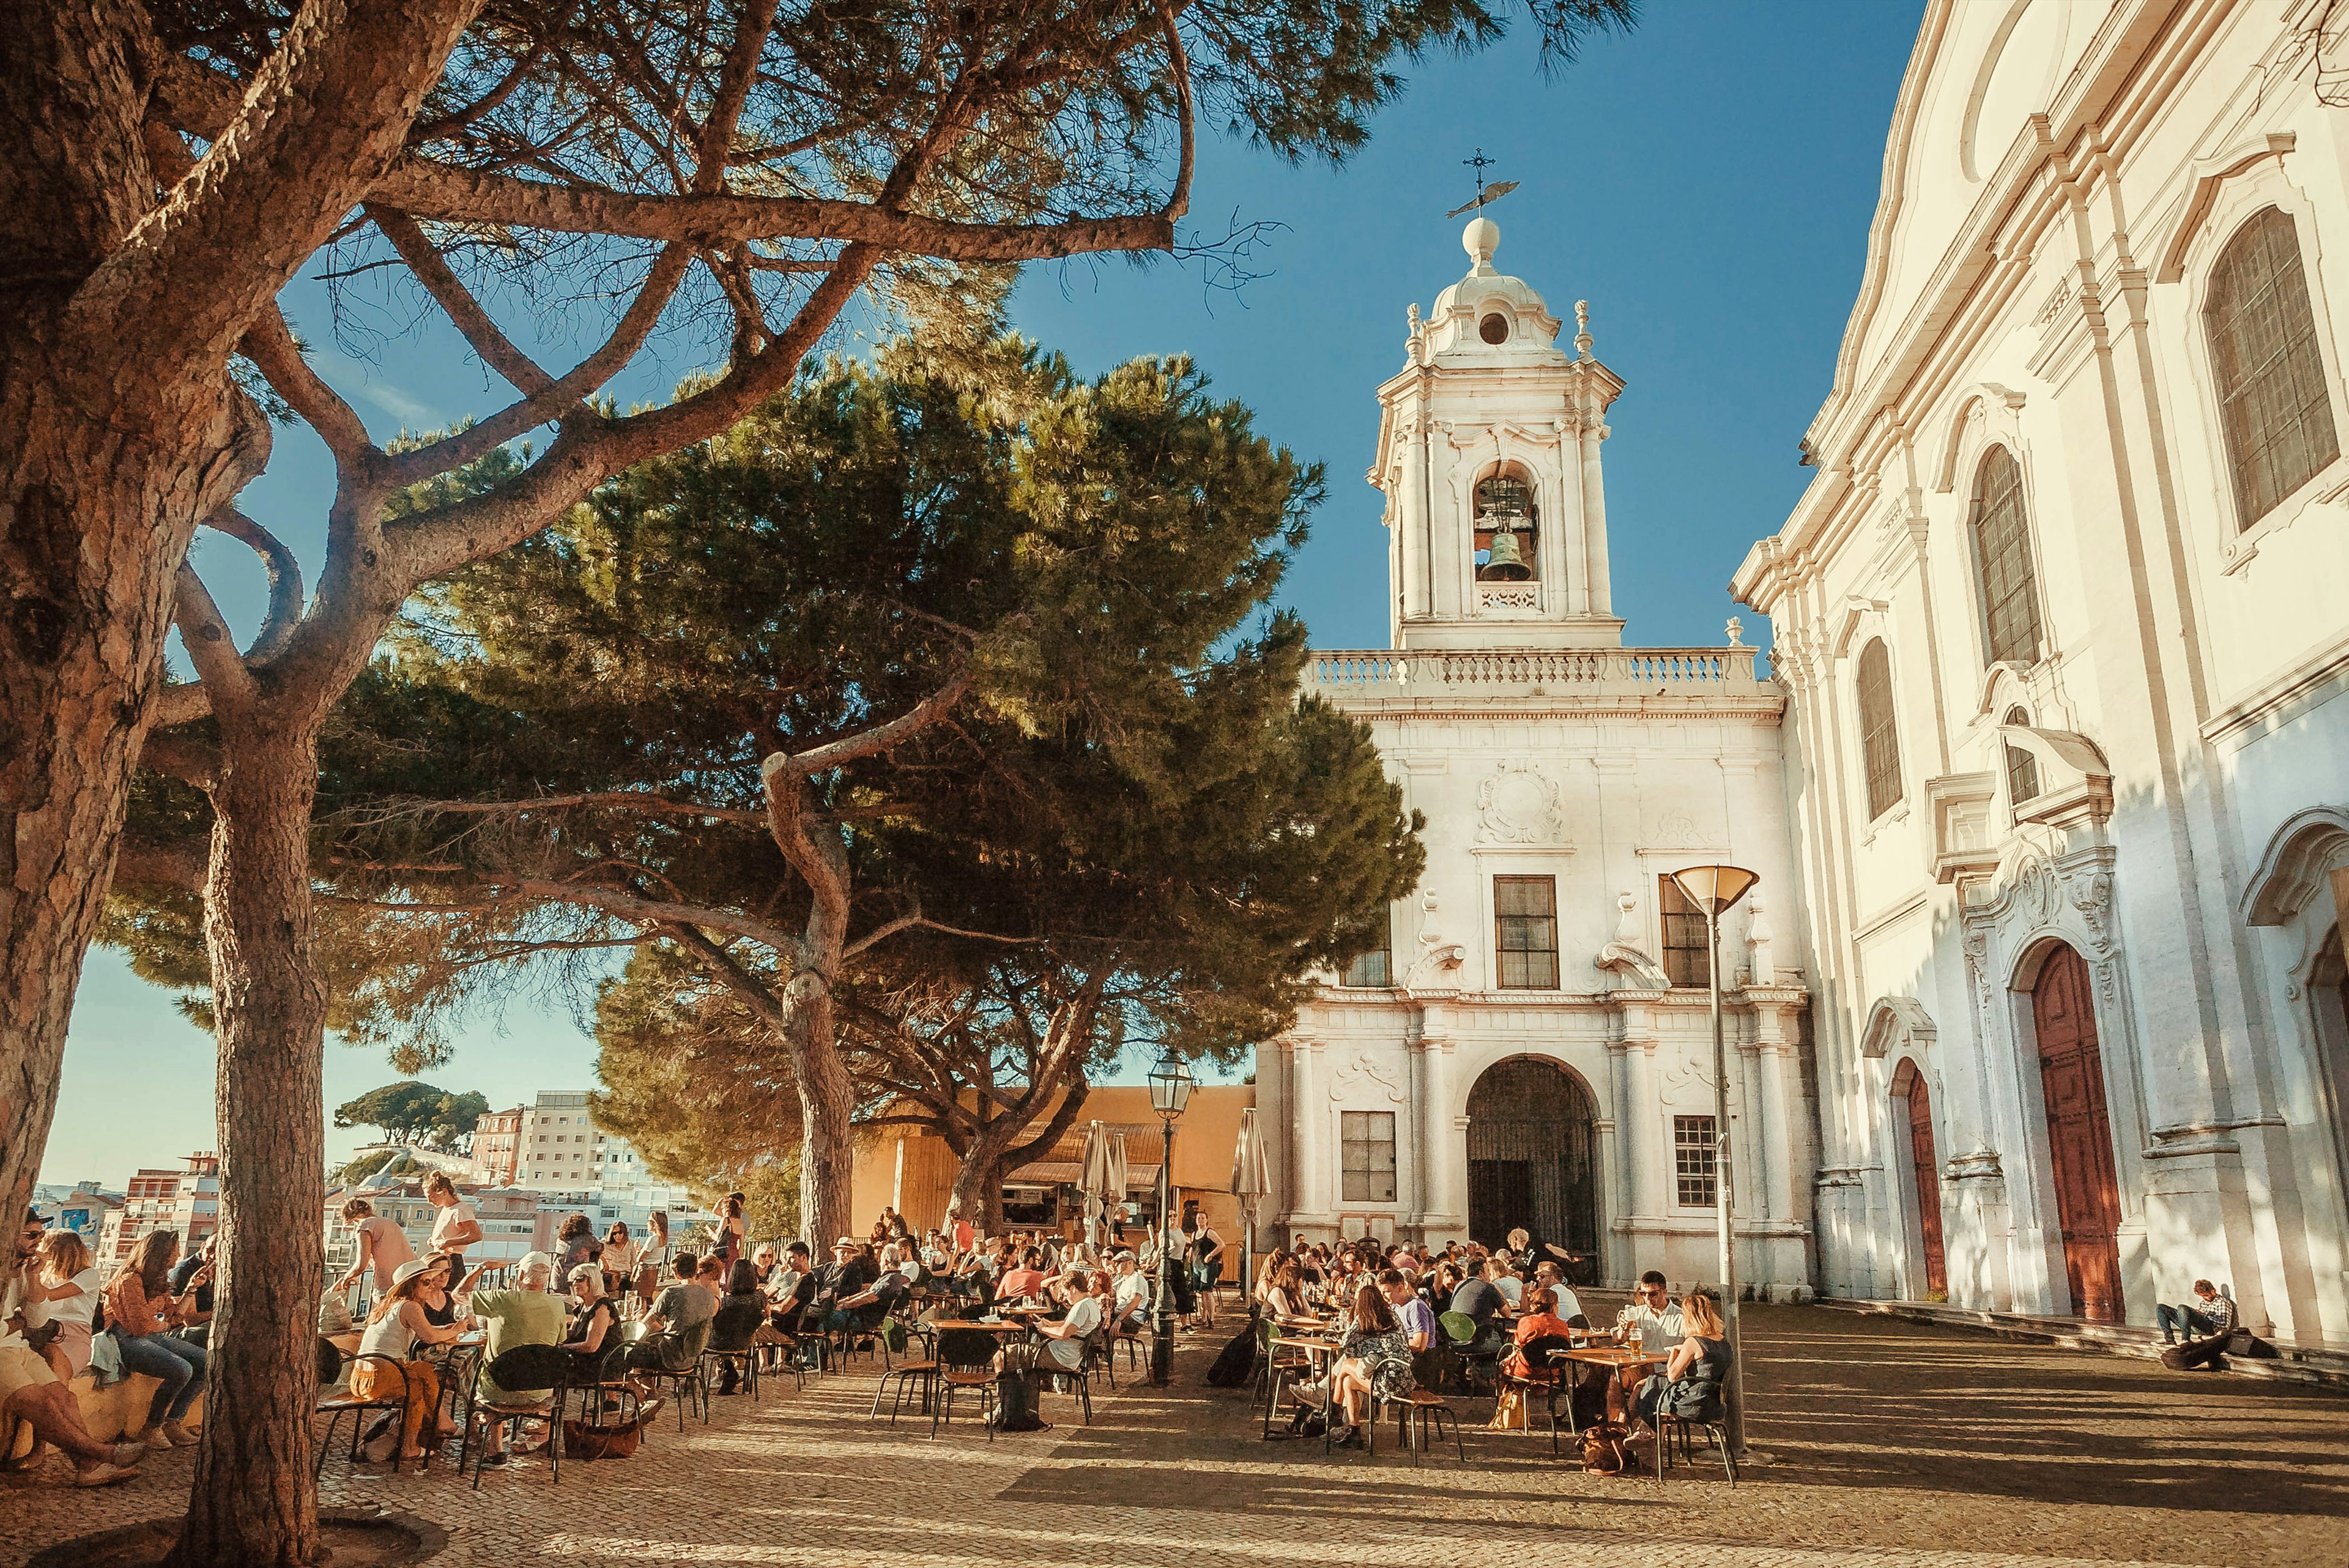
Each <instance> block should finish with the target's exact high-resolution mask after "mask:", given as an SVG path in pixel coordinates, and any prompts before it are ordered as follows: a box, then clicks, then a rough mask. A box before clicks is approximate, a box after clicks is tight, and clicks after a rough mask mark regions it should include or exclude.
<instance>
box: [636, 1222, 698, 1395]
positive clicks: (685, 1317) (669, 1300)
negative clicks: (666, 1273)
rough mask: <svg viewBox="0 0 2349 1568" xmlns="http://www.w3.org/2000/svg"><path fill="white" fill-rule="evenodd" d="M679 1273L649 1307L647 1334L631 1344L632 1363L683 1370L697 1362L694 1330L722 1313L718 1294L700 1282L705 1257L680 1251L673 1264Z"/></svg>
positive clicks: (656, 1369)
mask: <svg viewBox="0 0 2349 1568" xmlns="http://www.w3.org/2000/svg"><path fill="white" fill-rule="evenodd" d="M671 1269H672V1271H673V1272H674V1275H675V1277H674V1278H672V1279H671V1280H670V1281H669V1282H668V1283H667V1284H665V1285H663V1286H662V1287H661V1288H660V1292H659V1293H658V1294H657V1295H655V1296H654V1297H653V1302H652V1305H651V1306H649V1307H647V1308H646V1309H645V1315H644V1325H645V1331H644V1337H642V1338H641V1339H638V1340H637V1341H636V1343H635V1344H634V1345H629V1346H628V1365H629V1366H634V1367H637V1368H639V1369H641V1370H645V1371H651V1372H683V1371H686V1370H687V1369H688V1368H689V1367H691V1366H692V1365H693V1360H694V1357H695V1356H697V1355H700V1354H701V1352H700V1348H699V1347H698V1345H694V1344H693V1343H692V1340H693V1338H695V1337H698V1336H696V1335H695V1334H694V1331H695V1330H697V1329H700V1328H702V1327H703V1326H704V1325H705V1324H708V1323H709V1320H710V1319H711V1318H713V1317H716V1316H717V1315H718V1295H717V1293H716V1292H714V1291H709V1290H705V1289H704V1288H702V1286H701V1285H700V1284H699V1283H698V1282H697V1281H698V1276H699V1274H700V1272H701V1260H700V1259H699V1258H698V1257H696V1256H695V1255H694V1254H693V1253H691V1252H679V1253H678V1255H677V1262H675V1263H674V1264H672V1265H671Z"/></svg>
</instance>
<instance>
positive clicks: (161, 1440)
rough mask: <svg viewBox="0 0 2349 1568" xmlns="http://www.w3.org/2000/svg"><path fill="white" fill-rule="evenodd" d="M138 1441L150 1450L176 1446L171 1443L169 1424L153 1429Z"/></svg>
mask: <svg viewBox="0 0 2349 1568" xmlns="http://www.w3.org/2000/svg"><path fill="white" fill-rule="evenodd" d="M140 1442H142V1443H145V1444H146V1445H147V1446H148V1447H149V1448H150V1449H169V1448H175V1447H177V1446H178V1445H176V1444H174V1443H173V1442H172V1441H171V1423H170V1422H165V1423H164V1424H163V1425H162V1426H160V1427H157V1428H154V1429H153V1430H151V1431H150V1432H149V1433H148V1434H147V1435H146V1436H145V1437H144V1438H140Z"/></svg>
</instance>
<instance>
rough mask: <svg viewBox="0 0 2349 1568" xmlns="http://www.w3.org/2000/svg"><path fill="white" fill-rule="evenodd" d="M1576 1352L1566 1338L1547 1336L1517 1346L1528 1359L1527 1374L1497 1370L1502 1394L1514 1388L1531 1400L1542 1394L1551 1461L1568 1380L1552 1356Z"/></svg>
mask: <svg viewBox="0 0 2349 1568" xmlns="http://www.w3.org/2000/svg"><path fill="white" fill-rule="evenodd" d="M1573 1348H1574V1341H1572V1340H1571V1339H1568V1337H1567V1336H1566V1335H1564V1334H1542V1335H1540V1336H1539V1337H1537V1338H1535V1339H1529V1340H1527V1341H1526V1343H1525V1344H1524V1345H1520V1346H1518V1351H1519V1354H1521V1355H1523V1356H1524V1357H1525V1362H1526V1370H1525V1372H1523V1373H1522V1374H1520V1373H1516V1372H1510V1371H1507V1370H1506V1369H1504V1368H1501V1367H1498V1366H1496V1367H1495V1369H1494V1370H1495V1376H1496V1378H1497V1379H1498V1382H1497V1384H1496V1388H1497V1389H1498V1390H1499V1391H1501V1392H1506V1390H1508V1389H1511V1388H1517V1389H1522V1390H1523V1391H1524V1393H1525V1396H1526V1398H1527V1399H1531V1398H1532V1397H1533V1395H1534V1390H1536V1389H1539V1390H1541V1393H1542V1397H1543V1402H1544V1404H1545V1406H1546V1407H1547V1410H1548V1412H1549V1457H1550V1458H1552V1459H1556V1458H1557V1394H1558V1388H1559V1386H1561V1384H1562V1383H1563V1382H1564V1377H1565V1374H1564V1372H1563V1371H1562V1370H1561V1368H1562V1367H1563V1366H1565V1365H1566V1364H1565V1363H1562V1362H1559V1361H1557V1360H1556V1359H1554V1357H1553V1353H1554V1352H1557V1351H1561V1350H1572V1349H1573ZM1532 1424H1533V1418H1532V1416H1531V1414H1530V1407H1529V1410H1528V1414H1527V1416H1526V1425H1527V1426H1528V1427H1530V1426H1531V1425H1532Z"/></svg>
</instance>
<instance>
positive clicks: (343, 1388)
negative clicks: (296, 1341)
mask: <svg viewBox="0 0 2349 1568" xmlns="http://www.w3.org/2000/svg"><path fill="white" fill-rule="evenodd" d="M367 1361H376V1362H381V1363H382V1364H384V1365H385V1366H398V1365H399V1363H398V1360H397V1359H396V1358H394V1357H392V1356H388V1355H352V1356H350V1357H348V1358H347V1359H346V1358H345V1356H344V1355H343V1353H342V1350H341V1349H340V1348H339V1347H338V1346H337V1345H336V1344H335V1343H334V1342H333V1341H332V1340H329V1339H326V1338H325V1337H323V1336H322V1337H321V1338H320V1339H319V1341H318V1403H317V1405H316V1409H317V1412H318V1413H319V1414H320V1415H322V1416H324V1417H326V1437H325V1438H322V1439H320V1441H319V1443H318V1452H317V1458H316V1461H315V1462H314V1463H313V1465H312V1467H311V1474H313V1475H314V1476H315V1475H320V1474H323V1473H324V1472H325V1470H326V1450H327V1449H331V1448H333V1447H334V1446H335V1429H336V1428H337V1427H339V1426H341V1425H342V1420H343V1417H345V1416H348V1417H351V1454H350V1462H351V1463H352V1464H357V1463H358V1460H359V1439H360V1438H361V1436H362V1435H363V1434H364V1433H365V1432H366V1430H367V1418H366V1417H367V1412H368V1411H370V1410H386V1411H397V1412H402V1413H404V1412H405V1411H406V1410H407V1408H408V1388H407V1385H406V1384H405V1383H402V1384H401V1386H400V1391H399V1392H398V1394H378V1395H373V1396H370V1397H366V1398H361V1397H359V1396H357V1395H356V1394H353V1393H352V1392H351V1391H350V1388H349V1386H347V1384H346V1383H345V1381H344V1379H345V1376H346V1374H347V1373H350V1372H356V1371H357V1370H358V1367H359V1364H360V1363H361V1362H367ZM39 1451H40V1450H39V1449H38V1448H37V1447H36V1449H34V1452H35V1453H36V1454H37V1453H38V1452H39Z"/></svg>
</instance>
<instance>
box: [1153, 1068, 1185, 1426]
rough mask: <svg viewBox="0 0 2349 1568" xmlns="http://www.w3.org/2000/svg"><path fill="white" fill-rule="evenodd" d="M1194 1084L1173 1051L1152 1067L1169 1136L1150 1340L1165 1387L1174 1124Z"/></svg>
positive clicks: (1161, 1168) (1169, 1369)
mask: <svg viewBox="0 0 2349 1568" xmlns="http://www.w3.org/2000/svg"><path fill="white" fill-rule="evenodd" d="M1193 1083H1194V1080H1193V1078H1192V1076H1191V1069H1190V1068H1189V1067H1187V1066H1185V1065H1184V1064H1183V1061H1182V1058H1180V1057H1178V1056H1176V1055H1175V1054H1174V1052H1172V1051H1169V1052H1167V1053H1166V1054H1164V1055H1163V1056H1161V1057H1159V1058H1158V1062H1157V1064H1156V1065H1154V1066H1153V1067H1152V1068H1151V1069H1150V1108H1151V1109H1152V1110H1154V1111H1156V1112H1157V1113H1158V1119H1159V1122H1160V1125H1161V1126H1162V1127H1164V1130H1165V1135H1166V1139H1165V1147H1164V1150H1163V1151H1162V1153H1161V1157H1160V1158H1159V1161H1158V1310H1157V1313H1156V1314H1155V1316H1154V1320H1153V1323H1152V1325H1151V1327H1152V1334H1151V1341H1150V1381H1151V1382H1152V1383H1154V1384H1156V1385H1157V1386H1160V1387H1162V1388H1163V1387H1164V1386H1166V1382H1167V1380H1168V1379H1169V1378H1170V1377H1172V1376H1174V1212H1173V1210H1174V1123H1175V1121H1176V1120H1177V1119H1178V1118H1179V1117H1181V1116H1182V1115H1183V1107H1184V1106H1186V1105H1188V1104H1189V1103H1190V1100H1191V1087H1192V1085H1193Z"/></svg>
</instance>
